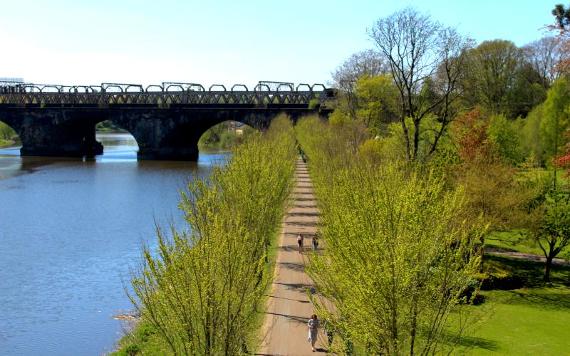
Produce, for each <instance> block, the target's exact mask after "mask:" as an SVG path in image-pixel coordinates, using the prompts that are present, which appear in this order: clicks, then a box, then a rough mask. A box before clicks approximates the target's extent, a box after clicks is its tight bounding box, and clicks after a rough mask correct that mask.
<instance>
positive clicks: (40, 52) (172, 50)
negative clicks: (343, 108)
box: [0, 0, 560, 86]
mask: <svg viewBox="0 0 570 356" xmlns="http://www.w3.org/2000/svg"><path fill="white" fill-rule="evenodd" d="M558 2H560V0H558V1H556V0H554V1H553V2H550V1H548V0H518V1H512V0H494V1H493V0H477V1H467V0H455V1H451V0H447V1H445V0H415V1H412V0H399V1H393V0H376V1H372V0H352V1H336V0H328V1H321V0H318V1H317V0H313V1H311V0H304V1H299V0H285V1H284V0H281V1H270V0H266V1H257V0H251V1H246V0H242V1H230V0H228V1H225V0H224V1H222V0H220V1H208V0H202V1H194V0H186V1H182V0H180V1H174V0H161V1H146V0H138V1H134V0H123V1H121V0H114V1H113V0H97V1H87V0H52V1H44V0H25V1H16V0H0V41H1V43H2V51H1V52H0V77H2V76H10V77H23V78H24V79H26V81H31V82H38V83H55V84H97V83H101V82H121V83H143V84H150V83H159V82H162V81H184V82H198V83H203V84H205V85H209V84H212V83H223V84H232V83H245V84H247V85H250V86H251V85H252V84H254V83H256V82H257V81H259V80H278V81H292V82H295V83H300V82H309V83H319V82H320V83H323V82H327V81H329V80H330V77H331V72H332V71H333V70H334V69H335V68H336V67H337V66H338V65H339V64H340V63H342V61H343V60H344V59H346V58H347V57H348V56H350V55H351V54H352V53H354V52H356V51H359V50H363V49H367V48H371V47H373V43H372V42H371V41H370V40H369V38H368V36H367V34H366V29H367V28H369V27H371V26H372V25H373V24H374V22H375V21H376V20H377V19H379V18H381V17H385V16H388V15H390V14H391V13H393V12H394V11H396V10H399V9H402V8H404V7H407V6H413V7H415V8H417V9H418V10H420V11H422V12H426V13H428V14H430V15H431V16H432V17H433V18H434V19H436V20H438V21H440V22H442V23H444V24H446V25H449V26H454V27H457V28H458V29H459V31H460V32H461V33H463V34H465V35H467V36H470V37H472V38H474V39H475V40H476V41H477V42H481V41H484V40H490V39H496V38H501V39H508V40H511V41H513V42H515V43H516V44H517V45H524V44H526V43H529V42H532V41H534V40H537V39H539V38H541V37H542V36H543V35H544V30H542V29H541V28H543V27H544V25H546V24H550V23H552V16H551V15H550V10H551V9H552V8H553V7H554V4H555V3H558Z"/></svg>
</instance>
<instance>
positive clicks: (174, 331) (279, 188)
mask: <svg viewBox="0 0 570 356" xmlns="http://www.w3.org/2000/svg"><path fill="white" fill-rule="evenodd" d="M296 153H297V152H296V147H295V137H294V132H293V127H292V125H291V123H290V121H289V119H288V118H286V117H281V118H277V119H275V120H274V122H273V124H272V126H271V128H270V129H269V130H268V131H267V132H265V133H263V134H260V135H252V136H251V137H249V138H248V140H247V141H246V142H245V143H244V144H242V145H241V146H239V147H238V148H237V149H235V151H234V152H233V156H232V158H231V160H230V161H229V163H228V164H227V165H226V166H224V167H222V168H216V169H214V170H213V171H212V173H211V175H210V177H209V178H207V179H203V180H200V179H197V180H195V181H193V182H191V183H190V184H189V186H188V191H187V192H185V193H183V194H182V200H181V202H180V208H181V209H182V210H183V211H184V213H185V216H186V221H187V222H188V226H189V227H190V229H189V231H188V232H177V231H172V238H171V239H168V238H166V237H165V236H164V234H163V233H162V231H160V230H159V231H158V238H159V250H158V253H157V254H156V255H155V254H152V253H151V252H150V251H148V249H146V250H145V253H144V264H143V268H142V269H141V271H140V272H139V273H138V274H137V275H136V276H135V277H134V278H133V280H132V285H133V290H134V294H135V295H134V296H133V298H132V299H133V302H134V303H135V305H136V306H137V308H138V309H139V310H140V311H141V313H142V316H143V318H144V319H145V321H147V322H148V323H150V324H151V325H152V326H153V327H154V328H155V329H156V330H157V333H158V334H159V335H160V336H161V337H162V339H163V340H164V341H165V342H166V343H167V344H168V345H169V347H170V350H171V351H172V353H173V354H182V355H236V354H240V353H242V352H244V351H245V348H246V347H245V346H246V345H247V343H248V341H249V340H250V337H251V335H252V334H253V333H254V331H255V330H253V329H254V323H253V321H254V317H255V313H256V307H257V306H258V304H259V302H260V299H261V297H262V295H263V293H264V291H265V288H266V285H267V282H268V280H269V278H270V277H271V276H270V275H268V274H267V273H266V270H267V269H266V268H265V267H266V263H267V251H268V248H269V245H270V243H271V241H272V237H273V236H275V233H276V231H277V229H278V228H279V222H280V221H281V218H282V214H283V210H284V204H285V200H286V198H287V196H288V194H289V190H290V184H291V179H292V176H293V172H294V169H295V158H296Z"/></svg>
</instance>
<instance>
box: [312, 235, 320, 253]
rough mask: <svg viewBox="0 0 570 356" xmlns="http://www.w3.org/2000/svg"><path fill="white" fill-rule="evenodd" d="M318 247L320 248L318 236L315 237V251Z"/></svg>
mask: <svg viewBox="0 0 570 356" xmlns="http://www.w3.org/2000/svg"><path fill="white" fill-rule="evenodd" d="M318 247H319V238H318V237H317V235H313V251H317V248H318Z"/></svg>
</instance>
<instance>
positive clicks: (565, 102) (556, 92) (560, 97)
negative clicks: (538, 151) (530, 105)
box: [540, 78, 570, 158]
mask: <svg viewBox="0 0 570 356" xmlns="http://www.w3.org/2000/svg"><path fill="white" fill-rule="evenodd" d="M568 128H570V81H569V80H568V79H566V78H560V79H558V80H557V81H556V82H555V83H554V84H553V85H552V87H551V88H550V90H549V91H548V95H547V98H546V101H545V102H544V110H543V118H542V120H541V123H540V137H541V141H542V145H543V147H544V150H545V154H546V156H547V157H549V158H553V157H556V156H558V155H559V154H560V153H561V149H562V148H563V147H564V143H565V140H566V137H565V132H566V130H567V129H568Z"/></svg>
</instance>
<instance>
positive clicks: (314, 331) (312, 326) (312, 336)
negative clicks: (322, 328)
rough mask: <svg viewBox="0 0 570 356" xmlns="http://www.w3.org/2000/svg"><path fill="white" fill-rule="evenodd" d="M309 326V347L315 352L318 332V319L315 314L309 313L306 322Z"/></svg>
mask: <svg viewBox="0 0 570 356" xmlns="http://www.w3.org/2000/svg"><path fill="white" fill-rule="evenodd" d="M307 326H308V327H309V342H310V343H311V349H312V350H313V352H315V343H316V342H317V336H318V334H319V319H317V314H313V315H311V319H309V322H308V323H307Z"/></svg>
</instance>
